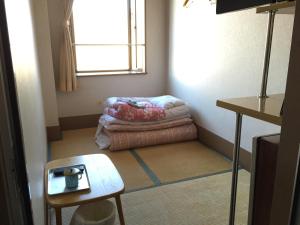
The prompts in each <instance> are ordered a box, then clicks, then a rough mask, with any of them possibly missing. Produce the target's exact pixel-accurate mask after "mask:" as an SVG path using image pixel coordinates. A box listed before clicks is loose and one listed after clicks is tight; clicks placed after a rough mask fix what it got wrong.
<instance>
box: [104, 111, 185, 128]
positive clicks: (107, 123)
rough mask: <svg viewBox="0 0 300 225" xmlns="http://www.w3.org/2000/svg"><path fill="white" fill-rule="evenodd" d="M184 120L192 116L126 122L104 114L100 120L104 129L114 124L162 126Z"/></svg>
mask: <svg viewBox="0 0 300 225" xmlns="http://www.w3.org/2000/svg"><path fill="white" fill-rule="evenodd" d="M184 118H191V115H190V114H188V113H187V114H183V115H179V116H170V117H169V118H166V119H163V120H160V121H149V122H130V121H125V120H119V119H117V118H114V117H112V116H110V115H107V114H104V115H102V116H101V117H100V119H99V125H101V126H102V127H105V126H110V125H113V124H116V125H130V126H147V125H152V124H160V123H166V122H170V121H174V120H179V119H184Z"/></svg>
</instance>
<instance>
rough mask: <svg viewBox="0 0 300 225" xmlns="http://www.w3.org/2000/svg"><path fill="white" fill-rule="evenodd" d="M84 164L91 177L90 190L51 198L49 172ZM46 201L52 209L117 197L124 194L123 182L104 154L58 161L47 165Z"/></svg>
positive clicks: (45, 180)
mask: <svg viewBox="0 0 300 225" xmlns="http://www.w3.org/2000/svg"><path fill="white" fill-rule="evenodd" d="M78 164H84V165H85V166H86V170H87V173H88V177H89V182H90V190H88V191H79V192H74V193H68V194H60V195H54V196H49V195H48V194H47V193H48V170H49V169H54V168H58V167H66V166H72V165H78ZM44 182H45V195H46V200H47V202H48V204H49V205H51V206H52V207H59V208H62V207H67V206H74V205H79V204H82V203H88V202H92V201H96V200H101V199H107V198H110V197H115V196H116V195H119V194H121V193H123V192H124V190H125V187H124V183H123V180H122V178H121V176H120V174H119V172H118V171H117V169H116V168H115V166H114V164H113V163H112V162H111V160H110V159H109V158H108V157H107V156H106V155H104V154H91V155H82V156H74V157H69V158H64V159H57V160H53V161H50V162H48V163H47V164H46V167H45V171H44Z"/></svg>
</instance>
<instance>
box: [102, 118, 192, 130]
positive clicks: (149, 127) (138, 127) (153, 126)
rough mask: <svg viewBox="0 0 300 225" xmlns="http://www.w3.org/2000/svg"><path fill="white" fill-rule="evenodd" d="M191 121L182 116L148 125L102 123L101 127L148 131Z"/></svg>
mask: <svg viewBox="0 0 300 225" xmlns="http://www.w3.org/2000/svg"><path fill="white" fill-rule="evenodd" d="M191 123H193V120H192V119H190V118H182V119H178V120H172V121H167V122H160V123H156V124H149V125H145V124H143V125H120V124H107V125H103V127H104V128H105V129H106V130H108V131H148V130H161V129H166V128H170V127H178V126H182V125H187V124H191Z"/></svg>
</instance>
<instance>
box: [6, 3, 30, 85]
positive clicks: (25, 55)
mask: <svg viewBox="0 0 300 225" xmlns="http://www.w3.org/2000/svg"><path fill="white" fill-rule="evenodd" d="M15 4H16V3H15V1H13V0H9V1H5V5H6V8H7V9H8V13H7V20H8V21H9V38H10V44H11V46H10V47H11V52H12V54H13V55H12V57H13V61H14V64H18V67H15V68H14V69H15V70H19V69H20V70H22V73H18V71H15V73H16V75H17V76H19V77H18V79H22V80H20V82H25V81H26V79H28V76H29V75H32V74H31V71H32V68H29V67H28V65H31V63H32V59H34V58H35V55H34V54H33V53H34V52H33V51H32V49H33V48H34V46H33V42H32V40H34V37H33V34H32V33H31V32H30V31H28V30H27V28H28V27H32V21H31V20H30V19H25V20H22V23H21V24H20V21H19V19H20V18H28V17H26V16H27V15H28V14H31V11H30V8H29V5H28V2H27V1H18V5H19V6H18V7H14V5H15ZM20 37H22V39H23V41H22V42H20V41H17V40H19V38H20ZM25 43H26V44H25Z"/></svg>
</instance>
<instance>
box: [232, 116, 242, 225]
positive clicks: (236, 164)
mask: <svg viewBox="0 0 300 225" xmlns="http://www.w3.org/2000/svg"><path fill="white" fill-rule="evenodd" d="M242 117H243V115H242V114H240V113H237V114H236V127H235V140H234V149H233V164H232V180H231V199H230V214H229V225H234V221H235V206H236V193H237V183H238V175H239V158H240V143H241V130H242Z"/></svg>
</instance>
